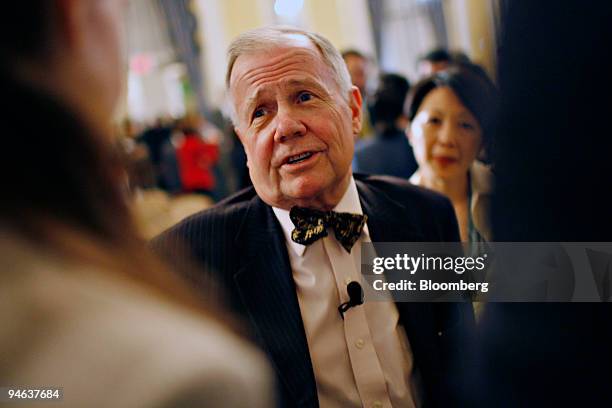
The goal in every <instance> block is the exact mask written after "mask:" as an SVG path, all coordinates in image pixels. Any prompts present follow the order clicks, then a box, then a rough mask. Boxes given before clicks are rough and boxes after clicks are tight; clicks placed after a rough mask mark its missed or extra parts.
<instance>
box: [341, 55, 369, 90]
mask: <svg viewBox="0 0 612 408" xmlns="http://www.w3.org/2000/svg"><path fill="white" fill-rule="evenodd" d="M344 62H345V63H346V67H347V68H348V71H349V74H350V76H351V82H353V85H355V86H356V87H357V88H359V91H360V92H361V94H362V95H365V91H366V84H367V82H368V61H367V60H366V59H365V58H363V57H360V56H358V55H352V54H350V55H347V56H345V57H344Z"/></svg>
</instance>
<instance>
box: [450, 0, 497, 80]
mask: <svg viewBox="0 0 612 408" xmlns="http://www.w3.org/2000/svg"><path fill="white" fill-rule="evenodd" d="M492 7H493V4H492V1H491V0H446V1H445V2H444V14H445V17H446V25H447V29H448V37H449V42H450V44H449V45H450V48H451V49H461V50H464V51H465V52H467V54H468V55H469V56H470V58H472V59H473V60H474V61H475V62H477V63H479V64H481V65H483V66H484V67H485V68H486V70H487V71H488V72H489V73H490V74H491V73H494V72H495V51H494V50H495V31H494V28H493V9H492Z"/></svg>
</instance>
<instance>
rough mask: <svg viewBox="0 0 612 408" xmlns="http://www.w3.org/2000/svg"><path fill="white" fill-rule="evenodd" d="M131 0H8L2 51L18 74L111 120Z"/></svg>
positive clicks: (92, 118) (95, 119)
mask: <svg viewBox="0 0 612 408" xmlns="http://www.w3.org/2000/svg"><path fill="white" fill-rule="evenodd" d="M126 4H127V0H104V1H102V0H33V1H26V2H11V3H10V4H9V3H7V5H6V7H5V8H4V9H3V12H2V17H0V27H2V28H1V29H0V48H1V51H0V57H1V58H2V60H3V65H5V68H6V67H8V70H10V71H11V72H12V73H13V74H14V75H16V76H17V77H19V78H20V79H23V80H25V81H28V82H31V83H33V84H34V86H36V87H40V88H43V89H44V90H45V91H47V92H50V93H52V94H54V95H56V96H57V97H59V98H61V99H62V100H63V101H64V102H66V103H67V104H69V105H71V107H72V108H74V109H76V110H78V111H79V112H80V113H82V114H83V115H84V116H85V119H86V120H88V121H89V122H91V123H92V124H93V125H94V126H107V125H108V123H109V122H110V119H111V117H112V114H113V111H114V108H115V104H116V102H117V100H118V97H119V94H120V91H121V86H122V78H123V76H124V64H123V60H124V58H123V54H124V53H123V49H124V47H123V11H124V7H125V5H126Z"/></svg>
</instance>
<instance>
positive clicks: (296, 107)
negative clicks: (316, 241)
mask: <svg viewBox="0 0 612 408" xmlns="http://www.w3.org/2000/svg"><path fill="white" fill-rule="evenodd" d="M333 75H334V74H333V71H332V69H331V68H330V67H329V66H327V65H326V64H325V63H324V61H323V60H322V58H321V55H320V52H319V50H318V49H317V48H316V47H315V46H314V45H313V44H312V43H311V42H310V40H308V39H307V38H306V37H302V36H291V37H288V39H287V46H286V47H275V48H272V49H271V50H269V51H268V52H259V53H256V54H242V55H240V56H239V57H238V59H237V60H236V62H235V64H234V67H233V69H232V73H231V79H230V88H229V90H230V94H231V96H232V100H233V103H234V108H235V111H236V119H235V129H236V133H237V134H238V136H239V138H240V140H241V141H242V143H243V144H244V147H245V151H246V154H247V160H248V166H249V172H250V175H251V179H252V181H253V185H254V186H255V189H256V190H257V193H258V194H259V196H260V197H261V198H262V199H263V200H264V201H265V202H266V203H268V204H270V205H273V206H277V207H280V208H285V209H289V208H291V207H292V206H293V205H300V206H303V207H311V208H320V209H331V208H333V205H335V203H337V201H339V200H340V198H341V197H342V195H343V194H344V192H345V190H346V188H347V186H348V182H349V180H350V176H351V172H350V164H351V160H352V158H353V148H354V146H353V136H354V134H356V133H358V132H359V130H360V129H361V102H362V101H361V95H360V93H359V90H358V89H357V88H356V87H353V88H352V90H351V91H350V93H349V94H348V95H343V94H342V93H341V92H340V87H339V85H338V83H337V81H336V80H335V78H334V76H333Z"/></svg>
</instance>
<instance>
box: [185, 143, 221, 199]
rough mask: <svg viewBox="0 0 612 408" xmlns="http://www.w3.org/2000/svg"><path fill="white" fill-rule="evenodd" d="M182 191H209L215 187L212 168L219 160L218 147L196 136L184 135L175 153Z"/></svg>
mask: <svg viewBox="0 0 612 408" xmlns="http://www.w3.org/2000/svg"><path fill="white" fill-rule="evenodd" d="M176 155H177V158H178V164H179V170H180V174H181V184H182V185H183V190H185V191H194V190H206V191H211V190H212V189H213V188H214V187H215V176H214V172H213V166H214V165H215V163H217V160H219V147H218V146H217V145H214V144H210V143H206V142H205V141H203V140H202V139H201V138H200V137H199V136H198V135H194V134H192V135H186V136H185V139H184V141H183V143H182V144H181V146H180V147H179V148H178V149H177V152H176Z"/></svg>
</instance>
